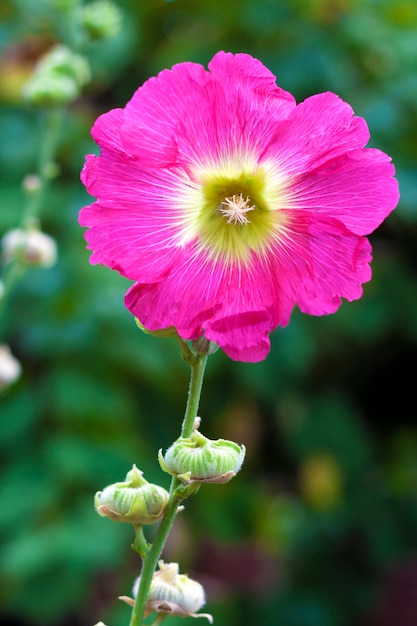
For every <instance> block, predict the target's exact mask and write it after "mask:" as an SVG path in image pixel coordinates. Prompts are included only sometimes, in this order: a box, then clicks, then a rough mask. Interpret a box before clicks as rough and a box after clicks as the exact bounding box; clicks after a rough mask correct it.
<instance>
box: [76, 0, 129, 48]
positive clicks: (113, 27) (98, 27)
mask: <svg viewBox="0 0 417 626" xmlns="http://www.w3.org/2000/svg"><path fill="white" fill-rule="evenodd" d="M81 23H82V25H83V26H84V28H85V30H86V31H87V33H88V35H89V36H90V38H91V39H95V40H99V39H112V38H113V37H116V35H118V34H119V32H120V29H121V26H122V14H121V12H120V10H119V8H118V7H117V6H116V5H114V4H113V3H112V2H109V0H96V1H95V2H90V3H89V4H87V5H85V6H84V7H83V9H82V13H81Z"/></svg>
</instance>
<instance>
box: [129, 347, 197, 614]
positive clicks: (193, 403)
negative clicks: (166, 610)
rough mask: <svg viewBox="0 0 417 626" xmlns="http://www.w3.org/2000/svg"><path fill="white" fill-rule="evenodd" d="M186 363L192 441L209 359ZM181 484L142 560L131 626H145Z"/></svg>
mask: <svg viewBox="0 0 417 626" xmlns="http://www.w3.org/2000/svg"><path fill="white" fill-rule="evenodd" d="M183 355H184V352H183ZM186 360H187V362H188V363H189V365H190V368H191V379H190V386H189V388H188V399H187V406H186V409H185V414H184V419H183V422H182V428H181V437H189V436H190V435H191V433H192V432H193V426H194V421H195V418H196V417H197V412H198V407H199V404H200V396H201V389H202V385H203V378H204V371H205V367H206V363H207V355H195V354H193V353H191V351H190V354H187V357H186ZM179 484H180V481H179V480H178V479H177V478H176V477H175V476H174V477H173V478H172V480H171V488H170V492H169V493H170V498H169V502H168V506H167V508H166V511H165V515H164V517H163V518H162V521H161V523H160V525H159V528H158V530H157V533H156V535H155V539H154V541H153V543H152V546H151V547H150V550H149V552H148V553H147V554H146V556H145V557H144V559H143V565H142V571H141V574H140V583H139V589H138V593H137V596H136V600H135V605H134V607H133V610H132V616H131V619H130V626H142V624H143V618H144V614H145V606H146V601H147V598H148V594H149V588H150V586H151V582H152V576H153V574H154V572H155V569H156V566H157V564H158V561H159V558H160V556H161V553H162V550H163V548H164V545H165V542H166V540H167V538H168V535H169V533H170V530H171V528H172V525H173V523H174V519H175V515H176V513H177V509H178V504H179V502H180V500H179V498H178V496H177V495H176V494H175V490H176V488H177V487H178V485H179Z"/></svg>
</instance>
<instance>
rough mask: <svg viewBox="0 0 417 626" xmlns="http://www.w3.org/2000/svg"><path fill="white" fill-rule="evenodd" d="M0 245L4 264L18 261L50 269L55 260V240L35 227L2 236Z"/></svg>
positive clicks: (14, 230)
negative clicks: (0, 245)
mask: <svg viewBox="0 0 417 626" xmlns="http://www.w3.org/2000/svg"><path fill="white" fill-rule="evenodd" d="M1 244H2V251H3V259H4V261H5V262H6V263H8V262H10V261H20V262H21V263H24V264H25V265H37V266H39V267H44V268H48V267H52V265H54V264H55V262H56V259H57V245H56V242H55V240H54V239H53V238H52V237H50V236H49V235H46V234H45V233H43V232H41V231H40V230H38V229H37V228H36V227H32V228H28V229H27V230H24V229H23V228H15V229H13V230H10V231H9V232H8V233H6V234H5V235H4V236H3V238H2V240H1Z"/></svg>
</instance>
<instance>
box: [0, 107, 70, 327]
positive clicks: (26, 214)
mask: <svg viewBox="0 0 417 626" xmlns="http://www.w3.org/2000/svg"><path fill="white" fill-rule="evenodd" d="M62 117H63V110H62V109H55V108H53V109H48V111H47V112H46V119H45V122H44V131H43V132H42V142H41V146H40V149H39V156H38V162H37V166H36V176H37V178H38V187H37V188H36V189H34V190H32V191H30V192H28V196H27V200H26V204H25V206H24V208H23V213H22V217H21V219H20V224H19V225H18V228H22V229H26V228H28V227H30V226H31V225H32V224H33V223H34V222H36V219H37V218H38V215H39V212H40V209H41V206H42V203H43V200H44V197H45V192H46V189H47V187H48V185H49V182H50V180H51V166H52V165H53V162H54V157H55V151H56V146H57V142H58V135H59V128H60V125H61V121H62ZM26 269H27V266H26V265H25V264H24V263H23V262H22V261H21V260H20V259H16V260H14V261H10V262H9V263H7V264H6V265H5V266H4V268H3V275H2V281H3V285H4V292H3V296H2V298H1V307H0V308H1V313H2V315H1V318H3V316H4V312H5V308H6V304H7V302H8V300H9V297H10V294H11V292H12V291H13V287H14V285H15V283H16V282H17V281H18V280H20V278H21V277H22V276H23V275H24V273H25V271H26ZM1 322H3V323H4V320H3V319H1Z"/></svg>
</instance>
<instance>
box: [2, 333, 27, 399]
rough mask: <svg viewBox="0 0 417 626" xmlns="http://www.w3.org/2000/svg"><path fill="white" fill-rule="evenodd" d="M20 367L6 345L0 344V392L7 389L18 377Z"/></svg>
mask: <svg viewBox="0 0 417 626" xmlns="http://www.w3.org/2000/svg"><path fill="white" fill-rule="evenodd" d="M21 371H22V367H21V365H20V363H19V361H18V360H17V359H16V357H14V356H13V354H12V353H11V350H10V348H9V346H8V345H7V344H0V390H2V389H5V388H6V387H9V386H10V385H11V384H12V383H14V382H15V381H16V380H17V379H18V378H19V376H20V374H21Z"/></svg>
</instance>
